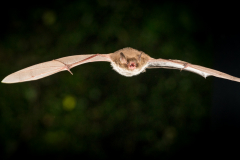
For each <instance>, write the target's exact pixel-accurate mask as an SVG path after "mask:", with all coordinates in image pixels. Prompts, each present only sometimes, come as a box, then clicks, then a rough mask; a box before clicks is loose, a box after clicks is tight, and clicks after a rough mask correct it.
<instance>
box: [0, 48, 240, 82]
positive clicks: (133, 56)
mask: <svg viewBox="0 0 240 160" xmlns="http://www.w3.org/2000/svg"><path fill="white" fill-rule="evenodd" d="M89 62H110V63H111V66H112V68H113V69H114V70H115V71H117V72H118V73H119V74H121V75H123V76H126V77H131V76H136V75H138V74H140V73H142V72H145V71H146V69H148V68H166V69H179V70H181V71H182V70H185V71H190V72H193V73H196V74H199V75H201V76H203V77H204V78H206V77H208V76H215V77H219V78H224V79H228V80H231V81H236V82H240V78H237V77H233V76H231V75H229V74H226V73H223V72H220V71H217V70H213V69H210V68H206V67H203V66H199V65H195V64H191V63H188V62H184V61H180V60H172V59H162V58H159V59H154V58H152V57H150V56H149V55H147V54H145V53H144V52H142V51H138V50H136V49H133V48H130V47H127V48H123V49H120V50H118V51H116V52H114V53H109V54H89V55H74V56H68V57H63V58H59V59H54V60H52V61H48V62H44V63H39V64H36V65H33V66H30V67H27V68H25V69H22V70H20V71H17V72H15V73H12V74H10V75H8V76H7V77H5V78H4V79H3V80H2V83H19V82H25V81H33V80H37V79H40V78H44V77H47V76H50V75H52V74H55V73H57V72H60V71H69V72H70V73H71V74H72V72H71V71H70V69H71V68H73V67H76V66H78V65H81V64H84V63H89Z"/></svg>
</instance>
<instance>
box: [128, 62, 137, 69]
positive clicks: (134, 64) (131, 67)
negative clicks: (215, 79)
mask: <svg viewBox="0 0 240 160" xmlns="http://www.w3.org/2000/svg"><path fill="white" fill-rule="evenodd" d="M128 69H130V70H134V69H136V63H134V62H129V64H128Z"/></svg>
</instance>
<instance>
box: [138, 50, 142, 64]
mask: <svg viewBox="0 0 240 160" xmlns="http://www.w3.org/2000/svg"><path fill="white" fill-rule="evenodd" d="M141 56H142V52H141V54H140V55H139V56H138V62H141Z"/></svg>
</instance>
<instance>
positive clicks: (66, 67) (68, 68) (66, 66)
mask: <svg viewBox="0 0 240 160" xmlns="http://www.w3.org/2000/svg"><path fill="white" fill-rule="evenodd" d="M54 61H58V62H60V63H62V64H64V65H65V66H64V68H65V69H66V70H68V72H70V73H71V75H73V73H72V72H71V71H70V66H69V65H67V64H65V63H63V62H61V61H59V60H56V59H54Z"/></svg>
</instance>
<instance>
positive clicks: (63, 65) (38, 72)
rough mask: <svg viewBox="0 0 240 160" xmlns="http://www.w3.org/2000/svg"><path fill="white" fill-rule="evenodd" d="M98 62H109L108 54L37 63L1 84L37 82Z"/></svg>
mask: <svg viewBox="0 0 240 160" xmlns="http://www.w3.org/2000/svg"><path fill="white" fill-rule="evenodd" d="M99 61H105V62H110V61H111V59H110V57H109V55H108V54H92V55H75V56H68V57H63V58H59V59H55V60H52V61H48V62H44V63H39V64H36V65H33V66H30V67H27V68H25V69H22V70H20V71H17V72H15V73H12V74H10V75H8V76H7V77H5V78H4V79H3V80H2V83H18V82H25V81H32V80H37V79H40V78H43V77H46V76H49V75H52V74H54V73H57V72H60V71H64V70H68V71H69V72H70V73H72V72H71V71H70V69H71V68H73V67H75V66H77V65H81V64H84V63H88V62H99Z"/></svg>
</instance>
